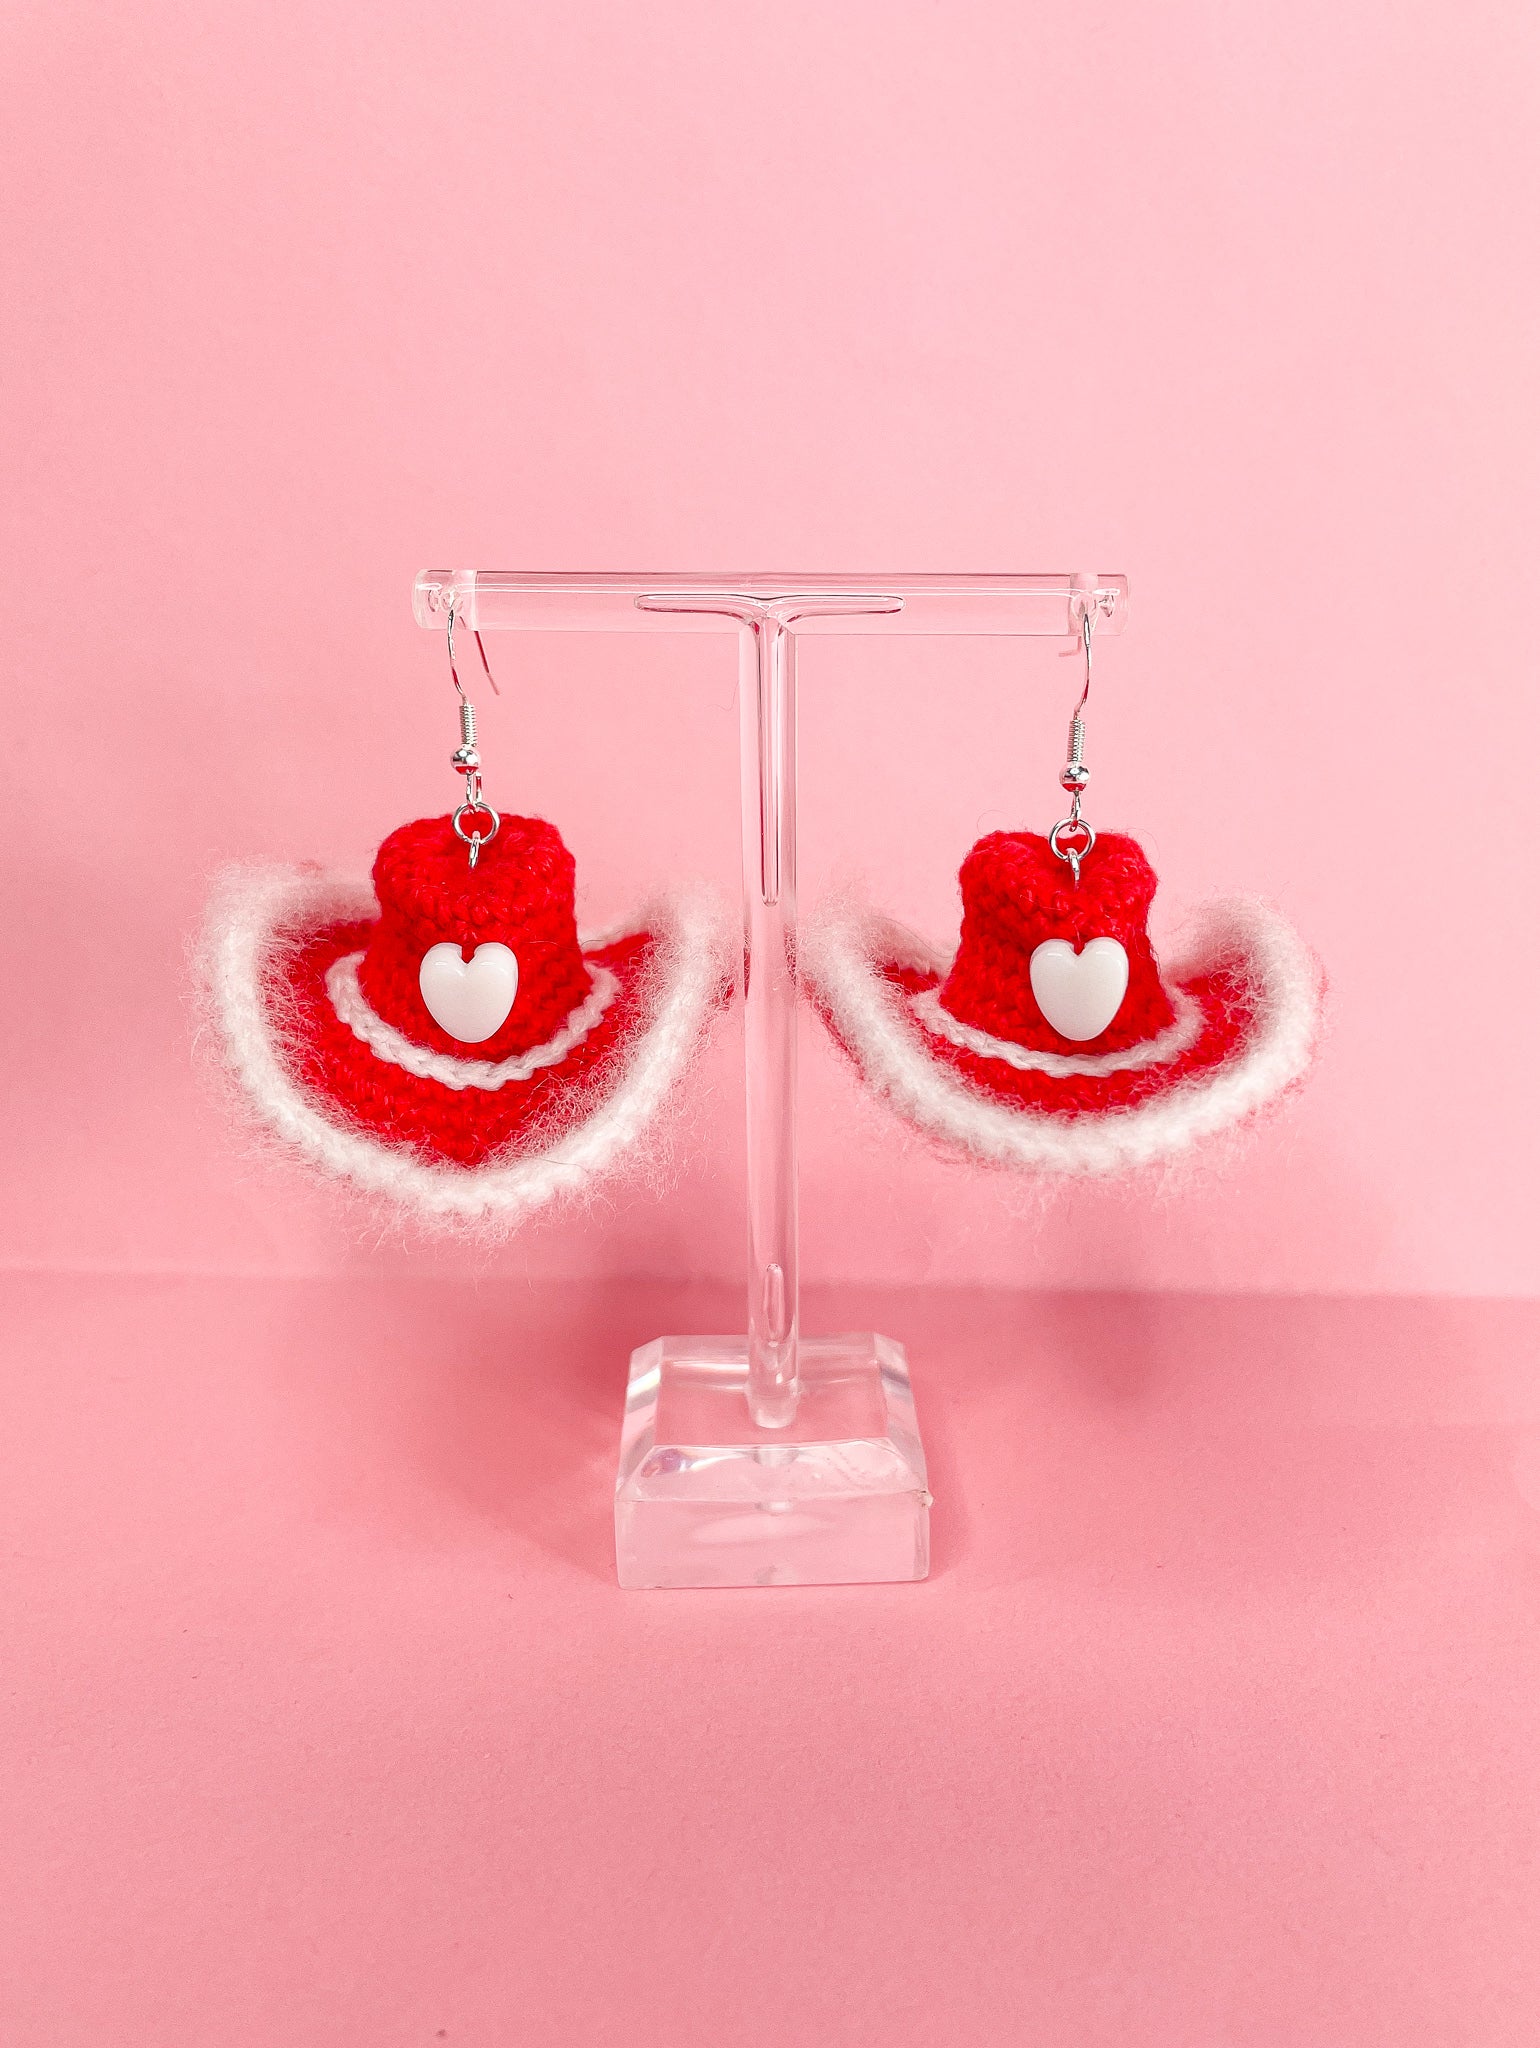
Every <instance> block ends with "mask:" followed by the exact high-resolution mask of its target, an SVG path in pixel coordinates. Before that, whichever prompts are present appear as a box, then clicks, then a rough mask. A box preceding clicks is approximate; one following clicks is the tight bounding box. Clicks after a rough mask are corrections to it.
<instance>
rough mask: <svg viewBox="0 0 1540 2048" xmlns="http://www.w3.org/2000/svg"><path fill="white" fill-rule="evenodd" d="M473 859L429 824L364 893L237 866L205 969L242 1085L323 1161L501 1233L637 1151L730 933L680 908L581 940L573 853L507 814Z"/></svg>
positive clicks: (720, 977)
mask: <svg viewBox="0 0 1540 2048" xmlns="http://www.w3.org/2000/svg"><path fill="white" fill-rule="evenodd" d="M478 855H479V857H478V859H477V861H476V863H475V864H474V865H472V864H471V863H470V862H469V861H468V859H467V854H466V843H465V841H464V840H462V839H461V838H459V837H457V836H456V834H455V832H454V830H453V826H452V821H451V819H449V818H447V817H444V818H424V819H420V820H419V821H418V822H417V823H416V824H412V825H403V826H402V827H401V829H400V830H399V831H396V832H393V833H391V835H390V837H389V838H388V839H387V840H386V841H385V843H384V844H383V845H382V846H381V848H380V850H379V854H378V857H377V858H376V860H375V863H374V891H373V892H372V893H371V892H370V891H368V890H367V889H363V888H360V887H359V886H358V885H356V884H351V883H347V882H340V881H338V880H337V879H336V878H335V877H331V876H326V875H321V874H317V873H315V872H313V871H312V872H309V873H307V872H304V871H300V870H295V869H289V868H276V869H274V868H268V869H258V870H246V871H236V872H235V873H234V874H233V875H232V876H230V877H229V878H228V879H227V881H226V884H225V887H224V889H223V891H222V893H221V896H220V898H219V900H218V902H217V904H216V907H215V910H214V912H213V914H212V917H211V931H210V949H209V950H210V960H209V969H210V980H211V986H212V994H213V1000H214V1007H215V1011H216V1015H217V1018H218V1021H219V1023H220V1025H221V1027H222V1030H223V1035H224V1039H225V1044H226V1048H227V1051H228V1055H229V1059H230V1063H231V1065H232V1066H233V1068H234V1070H235V1073H236V1075H237V1077H238V1079H239V1080H240V1082H241V1083H242V1085H243V1087H244V1089H245V1091H246V1093H247V1094H248V1095H249V1097H250V1098H251V1100H252V1101H253V1102H254V1103H255V1105H256V1107H257V1108H258V1110H259V1111H260V1112H261V1114H262V1115H263V1117H264V1118H265V1119H266V1121H267V1122H268V1123H269V1124H270V1125H271V1126H272V1127H273V1128H274V1129H275V1130H276V1131H277V1132H278V1134H279V1135H280V1136H281V1137H283V1138H285V1139H286V1140H288V1141H289V1142H290V1143H291V1144H292V1145H294V1146H296V1147H297V1148H298V1150H299V1151H300V1152H301V1153H302V1154H304V1156H305V1157H306V1158H307V1159H308V1160H309V1161H310V1162H311V1163H312V1164H313V1165H316V1166H318V1167H320V1168H322V1169H324V1170H326V1171H329V1172H333V1173H337V1174H341V1175H343V1176H345V1177H346V1178H348V1179H350V1180H352V1181H354V1182H355V1183H357V1184H359V1185H360V1186H362V1187H364V1188H366V1189H368V1190H369V1191H370V1192H372V1193H375V1194H381V1195H385V1196H387V1197H390V1198H393V1199H395V1200H398V1201H400V1202H403V1203H405V1204H406V1205H408V1206H409V1207H413V1208H416V1209H418V1210H421V1211H424V1212H426V1213H428V1214H430V1215H436V1216H441V1217H461V1218H476V1219H482V1220H501V1221H502V1222H504V1223H509V1222H515V1221H517V1220H518V1219H519V1218H520V1217H521V1216H523V1215H524V1214H526V1213H528V1212H529V1211H530V1210H532V1209H534V1208H537V1207H538V1206H540V1205H541V1204H542V1203H544V1202H546V1201H548V1200H550V1199H551V1198H552V1197H553V1196H555V1195H558V1194H563V1193H569V1192H572V1191H574V1190H576V1189H578V1188H580V1187H582V1186H583V1185H585V1184H586V1183H587V1181H588V1180H589V1179H590V1178H591V1177H592V1176H594V1175H595V1174H597V1173H599V1172H601V1171H603V1170H604V1169H605V1168H607V1167H609V1166H610V1165H612V1164H615V1163H617V1162H618V1161H620V1160H621V1159H622V1158H623V1157H624V1156H625V1155H626V1154H627V1153H628V1152H629V1151H630V1150H631V1149H632V1147H633V1146H634V1145H635V1144H636V1142H637V1140H638V1139H639V1138H640V1136H641V1134H642V1132H643V1130H644V1129H645V1127H646V1126H647V1124H648V1123H649V1122H650V1121H651V1119H652V1117H653V1116H654V1114H655V1113H656V1111H657V1109H658V1108H659V1106H660V1105H661V1103H662V1100H663V1098H664V1096H665V1095H666V1094H667V1092H668V1091H669V1089H670V1088H671V1087H672V1086H673V1084H674V1082H675V1081H676V1080H677V1079H678V1078H679V1076H680V1074H681V1073H682V1071H683V1070H684V1067H685V1066H686V1064H687V1063H688V1061H689V1058H690V1056H691V1054H692V1053H693V1051H694V1050H695V1047H696V1045H697V1044H698V1042H699V1040H700V1038H701V1036H702V1033H703V1032H704V1029H705V1026H706V1024H707V1021H708V1019H709V1016H710V1014H711V1012H712V1010H713V1008H714V1007H715V1006H716V1004H717V1003H718V1001H719V1000H720V996H721V991H722V986H723V981H724V976H725V972H726V969H725V965H724V963H725V946H724V931H723V923H722V918H721V914H720V912H719V911H718V910H717V909H716V907H715V906H714V905H713V904H712V903H711V902H710V901H709V900H708V899H706V898H704V897H701V896H698V895H692V894H678V895H674V896H671V897H668V898H663V899H660V900H658V901H656V902H654V903H652V904H650V905H649V906H648V908H647V910H646V912H645V913H644V915H643V916H642V917H641V918H639V919H638V920H636V921H635V922H634V923H633V924H630V925H627V926H626V927H624V928H623V929H620V930H617V931H613V932H609V933H605V934H601V935H597V936H591V937H587V938H580V937H579V935H578V930H577V925H576V921H575V916H574V872H573V860H572V856H571V854H570V853H569V852H568V851H567V849H566V847H565V846H564V845H563V843H562V840H561V837H560V835H559V834H558V833H557V831H556V829H555V828H554V826H552V825H549V824H547V823H546V822H545V821H544V820H543V819H539V818H518V817H510V816H504V817H503V819H502V821H501V826H500V829H499V830H498V832H497V834H496V836H495V837H494V838H492V839H489V840H488V841H487V842H486V844H485V845H484V847H481V848H479V849H478ZM376 898H377V899H378V900H377V901H376Z"/></svg>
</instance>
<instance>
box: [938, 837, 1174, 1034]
mask: <svg viewBox="0 0 1540 2048" xmlns="http://www.w3.org/2000/svg"><path fill="white" fill-rule="evenodd" d="M958 879H959V881H960V882H961V884H962V899H963V917H962V939H961V942H960V944H959V945H958V949H957V958H956V960H955V961H954V962H953V965H952V971H951V973H950V974H949V975H948V976H947V980H946V985H945V986H944V987H943V989H942V991H941V1001H942V1004H943V1006H944V1007H945V1008H946V1009H948V1010H950V1011H951V1013H952V1015H953V1016H954V1017H956V1018H957V1019H958V1021H959V1022H960V1023H963V1024H971V1025H973V1026H974V1028H975V1029H976V1030H979V1031H987V1032H988V1033H989V1034H990V1036H991V1037H992V1038H1008V1039H1010V1040H1012V1042H1013V1043H1015V1044H1016V1045H1025V1046H1030V1047H1031V1049H1032V1050H1033V1051H1034V1052H1065V1053H1092V1054H1094V1053H1102V1052H1122V1051H1124V1050H1125V1049H1126V1048H1127V1047H1129V1046H1131V1045H1140V1044H1143V1043H1144V1042H1145V1040H1147V1039H1151V1038H1153V1037H1155V1035H1156V1033H1157V1032H1160V1031H1164V1030H1165V1028H1166V1026H1167V1025H1168V1024H1170V1023H1171V1022H1172V1020H1173V1016H1174V1012H1173V1011H1172V1008H1171V999H1170V997H1169V996H1168V995H1167V994H1166V991H1165V989H1164V988H1163V987H1162V986H1161V980H1160V972H1159V969H1158V968H1157V967H1156V964H1155V953H1154V949H1153V947H1152V946H1151V945H1150V940H1149V934H1148V932H1147V931H1146V930H1145V924H1146V921H1147V920H1148V918H1149V914H1150V902H1151V899H1152V898H1153V897H1154V894H1155V870H1154V869H1153V868H1152V867H1151V866H1150V864H1149V862H1148V861H1147V860H1146V859H1145V857H1144V854H1143V852H1142V851H1141V849H1140V847H1139V845H1138V844H1137V842H1136V841H1134V840H1132V839H1129V838H1127V837H1126V836H1125V835H1123V834H1122V833H1117V832H1108V833H1104V834H1103V835H1102V836H1101V837H1100V838H1098V840H1097V842H1096V844H1095V845H1094V846H1093V847H1092V848H1091V851H1090V852H1089V853H1088V854H1087V855H1086V857H1085V859H1084V860H1083V861H1082V862H1081V864H1080V881H1079V885H1078V886H1077V885H1076V882H1075V879H1074V876H1073V874H1072V873H1071V871H1070V868H1069V865H1068V863H1067V862H1065V861H1062V860H1060V859H1058V857H1057V856H1056V855H1055V854H1054V852H1053V851H1052V849H1051V848H1050V846H1049V844H1048V841H1047V840H1046V839H1045V838H1043V837H1042V836H1041V835H1040V834H1039V833H1036V832H991V833H990V834H989V836H988V838H986V839H981V840H980V841H979V843H978V844H977V846H975V847H974V849H973V851H972V852H971V853H970V854H969V855H968V857H967V859H966V860H965V861H964V862H963V864H962V872H961V874H960V876H959V877H958ZM1099 938H1108V939H1116V940H1117V941H1118V943H1119V944H1120V945H1121V946H1122V948H1123V950H1124V952H1125V953H1126V954H1127V955H1128V989H1127V992H1126V993H1125V995H1124V997H1123V1001H1122V1003H1121V1005H1120V1006H1119V1008H1118V1013H1117V1015H1116V1016H1115V1017H1114V1018H1113V1020H1112V1022H1111V1023H1110V1024H1109V1025H1108V1027H1107V1029H1106V1030H1105V1031H1104V1032H1103V1033H1102V1034H1101V1036H1100V1037H1099V1038H1092V1039H1071V1038H1065V1037H1063V1036H1061V1034H1060V1033H1059V1032H1057V1031H1055V1030H1054V1028H1053V1026H1052V1025H1051V1024H1050V1023H1049V1022H1048V1020H1047V1018H1046V1017H1044V1015H1043V1013H1042V1011H1041V1010H1040V1009H1039V1008H1038V1006H1037V1001H1036V998H1035V997H1034V996H1033V994H1032V975H1031V960H1032V955H1033V953H1034V952H1035V951H1036V949H1037V948H1038V947H1039V946H1041V945H1042V944H1043V942H1044V941H1045V940H1047V939H1067V940H1068V941H1069V942H1070V944H1071V945H1072V946H1073V947H1074V948H1075V950H1076V952H1077V953H1078V952H1080V951H1081V950H1082V948H1083V947H1085V946H1086V945H1087V944H1088V943H1089V942H1090V941H1091V940H1092V939H1099Z"/></svg>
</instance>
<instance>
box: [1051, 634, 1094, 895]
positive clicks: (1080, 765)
mask: <svg viewBox="0 0 1540 2048" xmlns="http://www.w3.org/2000/svg"><path fill="white" fill-rule="evenodd" d="M1071 603H1072V606H1073V609H1074V610H1075V611H1077V612H1078V613H1079V614H1080V645H1081V650H1082V652H1083V653H1084V656H1085V681H1084V683H1083V684H1082V685H1081V689H1080V701H1079V703H1078V704H1077V705H1076V706H1075V709H1074V711H1073V712H1072V713H1071V715H1070V721H1069V747H1068V750H1067V753H1066V758H1065V762H1064V766H1063V768H1061V769H1060V771H1059V787H1060V788H1061V789H1065V790H1068V792H1069V816H1068V817H1067V818H1061V819H1060V820H1059V822H1058V824H1057V825H1055V826H1054V828H1053V830H1052V831H1051V832H1050V833H1049V835H1048V844H1049V846H1050V848H1051V849H1052V850H1053V852H1054V853H1055V854H1057V856H1058V857H1059V859H1060V860H1062V861H1064V862H1066V863H1067V864H1068V867H1069V871H1070V874H1071V875H1072V876H1073V877H1074V881H1075V886H1076V888H1077V889H1078V888H1079V886H1080V863H1081V862H1082V861H1083V860H1084V859H1085V857H1086V855H1087V854H1088V853H1089V852H1090V851H1091V848H1092V847H1093V846H1094V845H1095V844H1096V834H1095V832H1094V831H1093V830H1092V828H1091V826H1090V824H1089V823H1088V821H1087V820H1086V819H1084V818H1082V817H1081V815H1080V800H1081V797H1082V796H1083V795H1084V794H1085V786H1086V784H1087V783H1088V782H1089V781H1090V779H1091V771H1090V769H1089V768H1087V766H1086V765H1085V707H1086V703H1087V701H1088V700H1089V698H1090V695H1091V635H1092V633H1093V632H1094V631H1095V629H1096V614H1097V612H1098V610H1099V609H1100V605H1099V604H1098V602H1097V601H1096V600H1095V599H1093V598H1092V597H1091V596H1090V595H1089V594H1086V595H1084V596H1079V597H1076V598H1074V599H1072V600H1071Z"/></svg>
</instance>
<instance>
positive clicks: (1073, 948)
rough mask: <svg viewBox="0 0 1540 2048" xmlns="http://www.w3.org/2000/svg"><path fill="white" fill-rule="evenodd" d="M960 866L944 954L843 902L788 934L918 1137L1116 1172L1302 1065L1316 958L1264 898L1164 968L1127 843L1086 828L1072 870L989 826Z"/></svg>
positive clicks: (1203, 922) (1135, 853) (1226, 1114)
mask: <svg viewBox="0 0 1540 2048" xmlns="http://www.w3.org/2000/svg"><path fill="white" fill-rule="evenodd" d="M960 881H961V885H962V898H963V919H962V937H961V942H960V944H959V946H958V948H957V952H956V954H955V955H954V956H953V957H951V958H946V957H944V956H943V955H942V954H940V953H939V952H937V951H936V950H935V949H934V948H932V947H929V946H927V945H925V944H924V943H923V942H921V941H919V940H917V939H915V938H914V937H913V936H912V935H911V934H909V933H906V932H904V931H903V930H902V929H901V928H900V927H898V926H897V925H894V924H892V923H891V922H889V921H888V920H886V919H882V918H879V917H876V916H873V915H872V914H870V913H863V912H860V911H856V910H852V909H850V908H849V907H846V906H837V907H836V908H834V909H833V910H831V911H830V912H828V913H827V914H826V915H825V916H824V918H823V919H822V921H821V922H820V923H819V924H818V925H816V926H815V927H814V928H813V929H812V930H811V931H810V932H809V933H808V934H807V938H806V943H805V945H804V955H803V957H804V961H805V964H806V967H807V970H808V974H809V978H810V980H811V982H812V984H813V987H814V989H815V991H816V993H817V996H818V999H819V1002H820V1004H821V1006H822V1007H823V1009H824V1012H825V1014H826V1016H827V1018H828V1021H829V1023H830V1025H831V1027H832V1029H833V1031H834V1033H835V1035H836V1037H837V1038H838V1039H839V1041H840V1043H841V1044H842V1045H843V1046H844V1047H845V1049H846V1050H847V1051H848V1052H849V1054H850V1055H851V1057H852V1058H853V1059H854V1060H855V1062H856V1064H857V1066H858V1067H859V1068H860V1070H861V1072H862V1074H863V1076H864V1077H865V1079H866V1081H867V1082H868V1084H869V1085H870V1086H871V1087H873V1088H874V1089H875V1090H876V1091H877V1092H878V1093H879V1094H881V1095H883V1096H885V1097H886V1098H887V1099H888V1101H889V1102H891V1103H892V1105H893V1106H894V1107H895V1108H896V1109H897V1110H899V1112H900V1113H901V1114H902V1115H904V1116H905V1117H907V1118H908V1119H909V1121H910V1122H912V1123H914V1124H915V1125H917V1126H918V1127H919V1128H920V1129H921V1130H923V1131H925V1132H926V1133H927V1134H928V1135H930V1136H931V1137H933V1138H936V1139H939V1140H940V1141H942V1142H943V1143H944V1144H946V1145H949V1146H951V1147H953V1148H954V1149H957V1150H960V1151H962V1152H964V1153H966V1154H968V1155H969V1156H970V1157H972V1158H974V1159H977V1160H980V1161H984V1162H987V1163H989V1164H993V1165H999V1166H1011V1167H1016V1168H1019V1169H1024V1170H1035V1171H1040V1172H1050V1173H1062V1174H1101V1173H1115V1172H1118V1171H1121V1170H1125V1169H1131V1168H1136V1167H1139V1166H1143V1165H1148V1164H1151V1163H1153V1162H1155V1161H1157V1160H1161V1159H1166V1158H1170V1157H1172V1156H1174V1155H1175V1154H1177V1153H1180V1152H1183V1151H1185V1150H1186V1149H1187V1148H1188V1147H1189V1146H1191V1145H1193V1144H1195V1143H1196V1142H1197V1141H1198V1140H1199V1139H1200V1138H1203V1137H1207V1136H1209V1135H1211V1134H1213V1133H1215V1132H1218V1131H1221V1130H1224V1129H1227V1128H1229V1127H1232V1126H1234V1125H1237V1124H1240V1123H1242V1122H1244V1121H1245V1120H1246V1119H1247V1118H1249V1117H1250V1116H1251V1115H1252V1114H1254V1112H1255V1111H1257V1110H1258V1109H1260V1108H1261V1107H1262V1106H1263V1104H1265V1103H1266V1102H1268V1101H1270V1100H1272V1099H1273V1098H1274V1097H1276V1096H1277V1095H1279V1094H1281V1093H1282V1092H1283V1091H1284V1090H1286V1089H1287V1088H1289V1087H1291V1086H1292V1085H1293V1084H1294V1083H1296V1082H1297V1081H1299V1080H1300V1079H1301V1078H1302V1076H1303V1075H1304V1073H1305V1072H1306V1070H1307V1068H1308V1066H1309V1064H1310V1060H1311V1057H1312V1054H1313V1049H1314V1043H1315V1038H1316V1032H1317V1027H1318V1020H1319V1011H1320V999H1321V978H1320V972H1319V969H1318V967H1317V965H1316V963H1315V961H1314V959H1313V958H1312V957H1311V955H1310V953H1309V951H1308V950H1307V949H1306V947H1305V946H1304V944H1303V943H1302V941H1301V940H1300V939H1299V938H1298V937H1297V935H1296V934H1295V933H1294V931H1293V930H1292V929H1291V927H1290V926H1289V925H1288V924H1286V923H1285V922H1284V920H1283V919H1282V918H1281V917H1279V916H1278V915H1277V913H1276V912H1274V911H1272V910H1269V909H1268V908H1267V907H1266V906H1264V905H1262V904H1259V903H1255V902H1249V901H1237V902H1229V903H1222V904H1215V905H1211V906H1209V908H1208V909H1207V910H1206V911H1205V912H1204V913H1203V914H1202V917H1201V919H1200V921H1199V927H1198V931H1197V933H1196V942H1195V944H1194V945H1193V947H1192V949H1191V951H1190V953H1189V955H1188V957H1187V958H1186V959H1185V960H1184V961H1182V962H1180V963H1179V964H1177V965H1175V966H1173V967H1172V968H1171V969H1169V970H1168V971H1166V972H1164V973H1163V972H1162V971H1161V968H1160V966H1159V964H1158V962H1157V961H1156V958H1155V952H1154V949H1153V947H1152V946H1151V944H1150V939H1149V934H1148V931H1147V929H1146V921H1147V919H1148V916H1149V909H1150V902H1151V899H1152V898H1153V896H1154V894H1155V873H1154V870H1153V869H1152V868H1151V866H1150V864H1149V862H1148V861H1147V860H1146V859H1145V857H1144V854H1143V853H1142V852H1141V850H1140V849H1139V847H1138V846H1137V844H1136V843H1135V842H1134V841H1133V840H1132V839H1129V838H1125V837H1122V836H1120V835H1118V834H1114V833H1107V834H1104V835H1102V836H1101V837H1099V838H1097V839H1096V841H1095V842H1094V844H1093V846H1092V847H1091V848H1090V850H1089V851H1088V852H1087V853H1086V855H1085V856H1084V857H1083V859H1082V861H1081V863H1080V873H1079V878H1078V881H1077V880H1076V879H1075V877H1074V876H1073V875H1072V874H1071V872H1070V868H1069V867H1068V865H1067V864H1066V863H1065V861H1064V860H1062V859H1061V858H1058V857H1057V856H1056V855H1055V854H1054V852H1053V851H1052V849H1051V848H1050V845H1049V842H1048V840H1047V839H1045V838H1043V837H1041V836H1040V835H1038V834H1036V833H1032V832H994V833H991V834H990V835H989V837H988V838H986V839H981V840H980V841H979V843H978V845H977V846H975V847H974V848H973V850H972V852H971V853H970V854H969V855H968V857H967V859H966V860H965V861H964V862H963V866H962V872H961V876H960Z"/></svg>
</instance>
